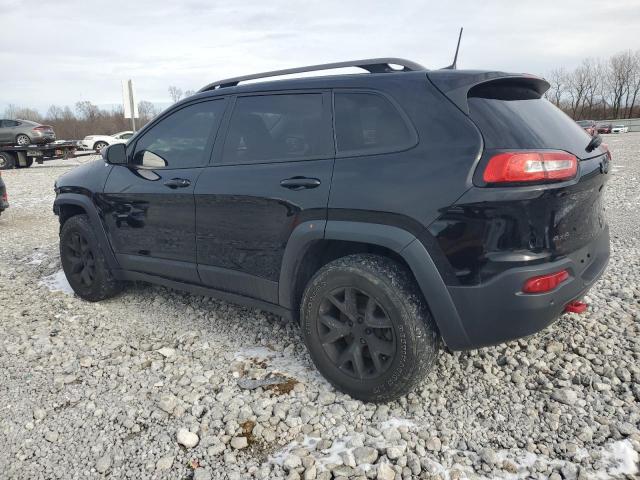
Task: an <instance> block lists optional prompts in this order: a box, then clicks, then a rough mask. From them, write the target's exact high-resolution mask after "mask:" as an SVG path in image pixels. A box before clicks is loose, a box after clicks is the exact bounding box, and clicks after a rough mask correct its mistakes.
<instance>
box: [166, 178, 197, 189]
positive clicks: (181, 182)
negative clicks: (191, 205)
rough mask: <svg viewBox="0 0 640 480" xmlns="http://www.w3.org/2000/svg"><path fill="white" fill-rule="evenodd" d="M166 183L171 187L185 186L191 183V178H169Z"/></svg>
mask: <svg viewBox="0 0 640 480" xmlns="http://www.w3.org/2000/svg"><path fill="white" fill-rule="evenodd" d="M164 184H165V185H166V186H167V187H169V188H173V189H176V188H185V187H188V186H189V185H191V180H189V179H187V178H172V179H171V180H167V181H166V182H164Z"/></svg>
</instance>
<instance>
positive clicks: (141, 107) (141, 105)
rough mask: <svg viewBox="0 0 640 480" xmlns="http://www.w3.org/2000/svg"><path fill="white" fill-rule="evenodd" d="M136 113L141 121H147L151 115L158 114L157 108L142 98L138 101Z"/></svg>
mask: <svg viewBox="0 0 640 480" xmlns="http://www.w3.org/2000/svg"><path fill="white" fill-rule="evenodd" d="M138 113H139V114H140V120H141V121H142V122H143V123H147V122H148V121H149V120H151V119H152V118H153V117H155V116H156V115H158V109H157V108H156V106H155V105H154V104H153V103H151V102H148V101H146V100H142V101H140V102H138Z"/></svg>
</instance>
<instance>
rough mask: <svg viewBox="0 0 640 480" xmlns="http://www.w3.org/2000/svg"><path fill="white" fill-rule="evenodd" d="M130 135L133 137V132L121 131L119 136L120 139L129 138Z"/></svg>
mask: <svg viewBox="0 0 640 480" xmlns="http://www.w3.org/2000/svg"><path fill="white" fill-rule="evenodd" d="M131 137H133V133H123V134H122V135H120V138H121V139H122V140H129V139H130V138H131Z"/></svg>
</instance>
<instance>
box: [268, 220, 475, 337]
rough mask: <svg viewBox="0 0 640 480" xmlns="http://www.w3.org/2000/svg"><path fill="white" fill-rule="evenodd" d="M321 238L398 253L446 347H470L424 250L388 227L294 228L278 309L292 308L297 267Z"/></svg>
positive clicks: (333, 223)
mask: <svg viewBox="0 0 640 480" xmlns="http://www.w3.org/2000/svg"><path fill="white" fill-rule="evenodd" d="M311 224H312V225H313V227H311ZM322 239H326V240H345V241H351V242H361V243H368V244H375V245H378V246H381V247H385V248H388V249H390V250H393V251H394V252H396V253H398V254H399V255H400V256H402V258H404V260H405V261H406V262H407V264H408V265H409V266H410V268H411V271H412V272H413V275H414V277H415V278H416V280H417V282H418V285H419V287H420V289H421V290H422V293H423V295H424V296H425V298H426V299H427V302H428V304H429V308H430V309H431V313H432V315H433V317H434V320H435V322H436V324H437V326H438V328H439V330H440V333H441V335H442V338H443V340H444V342H445V343H446V344H447V346H449V347H450V348H451V349H455V350H458V349H464V348H465V345H468V344H470V342H469V339H468V337H467V334H466V332H465V329H464V328H463V326H462V321H461V320H460V316H459V314H458V311H457V309H456V307H455V305H454V303H453V300H452V299H451V295H450V294H449V291H448V289H447V287H446V285H445V283H444V281H443V280H442V276H441V275H440V272H439V271H438V269H437V267H436V265H435V263H434V262H433V260H432V258H431V256H430V255H429V253H428V251H427V250H426V248H425V247H424V245H423V244H422V243H421V242H420V241H419V240H418V239H416V237H415V236H414V235H413V234H411V233H409V232H407V231H406V230H404V229H402V228H399V227H394V226H391V225H383V224H376V223H366V222H354V221H339V220H329V221H327V222H324V221H312V222H305V223H302V224H300V225H298V226H297V227H296V229H295V230H294V231H293V233H292V234H291V237H290V238H289V242H288V243H287V248H286V250H285V254H284V260H283V264H282V270H281V272H280V282H279V302H280V305H281V306H283V307H285V308H288V309H292V308H294V301H293V300H294V299H293V295H294V282H295V278H296V272H297V268H298V266H299V265H300V263H301V260H302V258H304V254H305V252H306V250H307V249H308V248H309V247H310V246H311V244H312V243H313V242H314V241H317V240H322Z"/></svg>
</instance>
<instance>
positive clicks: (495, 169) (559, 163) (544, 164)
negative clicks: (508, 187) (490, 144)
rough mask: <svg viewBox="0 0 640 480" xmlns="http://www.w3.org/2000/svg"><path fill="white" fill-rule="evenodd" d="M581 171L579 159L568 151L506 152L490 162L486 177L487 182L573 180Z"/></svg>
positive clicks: (484, 177)
mask: <svg viewBox="0 0 640 480" xmlns="http://www.w3.org/2000/svg"><path fill="white" fill-rule="evenodd" d="M577 172H578V159H577V158H576V157H575V156H574V155H571V154H570V153H567V152H560V151H540V152H503V153H499V154H497V155H495V156H493V157H491V159H490V160H489V163H487V166H486V168H485V169H484V173H483V176H482V178H483V179H484V181H485V182H487V183H515V182H545V181H549V180H551V181H559V180H569V179H571V178H573V177H575V176H576V173H577Z"/></svg>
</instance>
